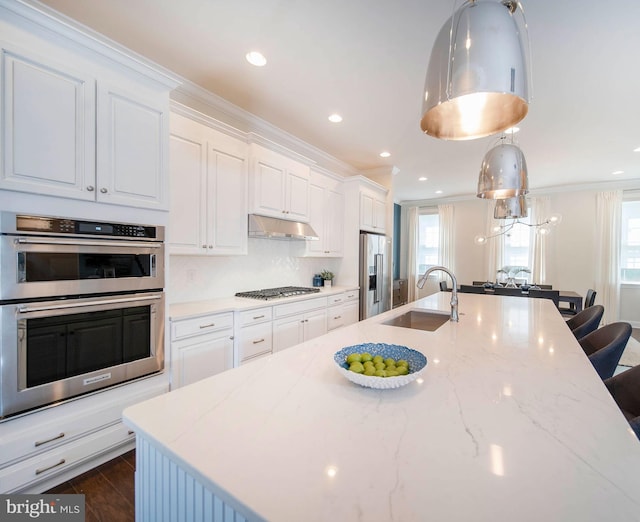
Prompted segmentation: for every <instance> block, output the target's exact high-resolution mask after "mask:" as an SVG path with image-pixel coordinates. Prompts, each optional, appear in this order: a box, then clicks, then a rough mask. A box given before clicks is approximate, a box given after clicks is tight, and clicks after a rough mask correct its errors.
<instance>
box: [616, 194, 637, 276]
mask: <svg viewBox="0 0 640 522" xmlns="http://www.w3.org/2000/svg"><path fill="white" fill-rule="evenodd" d="M621 221H622V233H621V238H620V280H621V281H622V282H627V283H628V282H632V283H640V201H623V202H622V220H621Z"/></svg>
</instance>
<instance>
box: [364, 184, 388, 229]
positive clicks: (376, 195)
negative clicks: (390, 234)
mask: <svg viewBox="0 0 640 522" xmlns="http://www.w3.org/2000/svg"><path fill="white" fill-rule="evenodd" d="M386 214H387V204H386V194H383V193H381V192H377V191H374V190H364V189H363V190H362V191H361V192H360V230H366V231H367V232H376V233H378V234H384V233H385V228H386V224H385V223H386Z"/></svg>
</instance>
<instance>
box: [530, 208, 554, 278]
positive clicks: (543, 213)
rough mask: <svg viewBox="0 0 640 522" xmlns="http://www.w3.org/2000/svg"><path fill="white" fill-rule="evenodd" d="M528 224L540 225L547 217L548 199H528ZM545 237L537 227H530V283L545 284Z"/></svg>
mask: <svg viewBox="0 0 640 522" xmlns="http://www.w3.org/2000/svg"><path fill="white" fill-rule="evenodd" d="M529 203H530V206H529V210H530V213H529V222H530V223H531V224H536V223H542V221H544V220H545V219H547V218H548V217H549V198H548V197H543V198H541V197H537V198H530V199H529ZM547 235H548V234H541V233H540V230H539V229H538V227H531V237H530V241H529V244H530V245H531V247H532V248H530V249H529V268H530V269H531V275H530V278H529V282H530V283H546V277H547V267H546V263H547Z"/></svg>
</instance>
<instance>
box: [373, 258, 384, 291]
mask: <svg viewBox="0 0 640 522" xmlns="http://www.w3.org/2000/svg"><path fill="white" fill-rule="evenodd" d="M373 266H374V267H375V271H376V289H375V292H374V294H373V302H374V303H379V302H380V301H381V300H382V278H383V274H382V267H383V263H382V254H375V255H374V258H373Z"/></svg>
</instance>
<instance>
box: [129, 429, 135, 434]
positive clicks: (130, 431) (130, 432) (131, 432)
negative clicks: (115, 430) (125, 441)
mask: <svg viewBox="0 0 640 522" xmlns="http://www.w3.org/2000/svg"><path fill="white" fill-rule="evenodd" d="M134 433H135V431H133V430H129V431H128V432H127V435H133V434H134Z"/></svg>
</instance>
